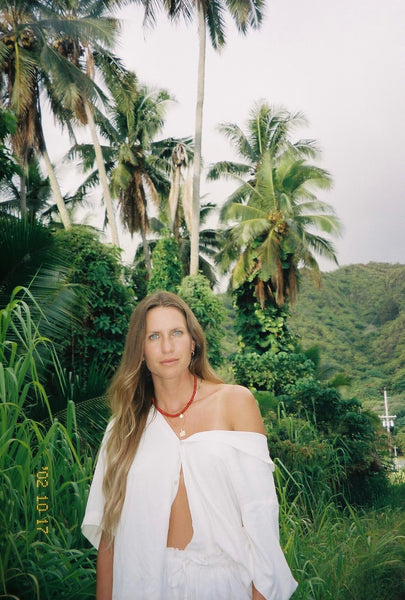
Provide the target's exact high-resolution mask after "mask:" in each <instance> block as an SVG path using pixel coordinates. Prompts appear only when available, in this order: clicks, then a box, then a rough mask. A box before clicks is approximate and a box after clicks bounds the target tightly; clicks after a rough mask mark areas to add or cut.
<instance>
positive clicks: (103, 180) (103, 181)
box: [84, 100, 119, 246]
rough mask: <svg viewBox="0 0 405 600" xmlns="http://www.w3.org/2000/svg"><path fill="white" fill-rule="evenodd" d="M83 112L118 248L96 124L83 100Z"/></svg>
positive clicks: (86, 103)
mask: <svg viewBox="0 0 405 600" xmlns="http://www.w3.org/2000/svg"><path fill="white" fill-rule="evenodd" d="M84 110H85V112H86V117H87V124H88V126H89V128H90V133H91V138H92V140H93V146H94V152H95V155H96V162H97V169H98V174H99V177H100V183H101V187H102V188H103V194H104V202H105V205H106V209H107V216H108V224H109V227H110V231H111V241H112V243H113V244H114V246H118V245H119V243H118V230H117V225H116V222H115V214H114V208H113V203H112V198H111V193H110V186H109V183H108V179H107V173H106V170H105V165H104V159H103V153H102V151H101V145H100V142H99V139H98V137H97V131H96V124H95V122H94V116H93V111H92V109H91V107H90V104H89V102H88V100H84Z"/></svg>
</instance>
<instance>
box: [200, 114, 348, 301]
mask: <svg viewBox="0 0 405 600" xmlns="http://www.w3.org/2000/svg"><path fill="white" fill-rule="evenodd" d="M297 118H299V120H301V119H302V115H298V116H297V115H289V114H288V113H286V112H285V111H273V110H271V109H270V107H267V108H266V107H265V106H261V107H259V108H258V110H256V111H254V112H253V113H252V116H251V119H250V121H249V131H248V133H247V134H245V133H243V131H242V130H241V129H240V128H238V127H237V126H236V125H233V124H232V125H229V124H228V125H226V126H223V130H224V131H225V133H226V134H227V135H229V137H230V138H231V139H232V140H233V141H234V142H236V144H235V145H236V147H237V150H238V152H239V154H240V155H241V156H242V157H243V158H245V162H243V163H234V162H221V163H218V164H217V165H214V166H213V167H212V168H211V170H210V173H209V176H210V177H211V178H212V179H216V178H218V177H219V176H221V175H222V174H223V175H225V176H227V177H233V178H235V179H236V180H237V181H238V184H239V185H238V187H237V189H236V190H235V191H234V192H233V193H232V194H231V196H230V197H229V198H228V199H227V201H226V203H225V204H224V206H223V208H222V211H221V220H222V222H225V223H227V222H230V223H231V224H230V226H229V228H228V229H227V230H226V231H225V232H224V239H225V240H226V241H225V244H224V247H223V248H222V250H221V252H220V253H219V254H218V260H219V262H220V264H221V265H222V268H223V269H224V270H227V269H229V268H230V267H232V277H231V283H232V287H233V288H234V289H235V288H237V287H239V286H240V285H242V284H243V283H244V282H245V281H254V282H255V292H256V296H257V298H258V300H259V301H260V303H261V304H262V305H263V304H264V303H265V301H266V299H270V300H271V301H272V302H273V303H274V304H275V305H276V306H282V305H283V304H284V303H285V302H286V301H290V302H293V301H294V300H295V298H296V295H297V280H298V275H299V268H300V267H301V266H306V267H308V268H309V269H311V270H312V271H313V272H315V273H316V274H317V275H318V276H319V265H318V262H317V257H318V256H323V257H326V258H328V259H330V260H332V261H334V262H337V259H336V254H335V251H334V248H333V245H332V243H331V242H330V241H329V240H328V239H327V238H325V237H323V235H322V234H324V233H326V234H328V235H329V234H331V235H338V234H339V232H340V223H339V220H338V219H337V217H336V216H335V214H334V211H333V209H332V207H331V206H329V205H328V204H326V203H325V202H322V201H320V200H318V199H317V197H316V195H315V192H316V191H317V190H319V189H329V188H330V187H331V183H332V182H331V177H330V175H329V173H328V172H327V171H325V170H324V169H321V168H320V167H317V166H314V165H311V164H308V163H307V161H306V157H308V156H311V157H312V156H315V154H316V147H315V144H314V142H313V141H311V140H309V141H308V140H300V141H299V142H297V143H295V144H292V143H291V142H290V140H289V138H288V134H289V129H290V127H291V125H293V124H295V122H296V119H297Z"/></svg>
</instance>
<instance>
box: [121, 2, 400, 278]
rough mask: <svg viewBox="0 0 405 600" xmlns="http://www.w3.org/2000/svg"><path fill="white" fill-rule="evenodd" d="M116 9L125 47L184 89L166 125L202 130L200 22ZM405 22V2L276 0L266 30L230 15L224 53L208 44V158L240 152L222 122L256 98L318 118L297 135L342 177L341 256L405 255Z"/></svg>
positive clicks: (124, 53) (130, 60)
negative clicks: (246, 28)
mask: <svg viewBox="0 0 405 600" xmlns="http://www.w3.org/2000/svg"><path fill="white" fill-rule="evenodd" d="M119 16H120V17H122V18H123V20H124V29H123V35H122V36H121V43H120V46H119V47H118V48H117V50H116V52H117V54H119V55H120V56H121V57H122V58H123V59H124V61H125V64H126V66H127V67H128V68H131V69H132V70H134V71H135V72H136V73H137V75H138V78H139V79H140V80H141V82H142V83H146V84H148V85H150V86H157V87H164V88H167V89H168V90H169V91H170V92H171V93H172V94H173V95H174V96H175V97H176V100H177V102H176V104H175V105H173V107H171V108H170V110H169V111H168V114H167V127H166V131H165V134H167V135H174V136H183V135H193V133H194V114H195V96H196V70H197V51H198V48H197V45H198V40H197V29H196V23H192V24H188V25H187V26H185V25H181V26H176V25H173V24H170V23H168V21H167V19H166V17H165V16H164V15H163V14H162V15H161V16H160V18H158V23H157V26H156V27H155V28H154V29H150V28H148V29H145V28H143V27H142V11H141V10H140V9H138V8H137V7H135V6H130V7H127V8H126V9H125V10H123V11H122V13H120V15H119ZM404 32H405V2H404V0H385V1H384V2H382V1H381V0H340V1H339V2H337V1H336V0H335V1H333V0H329V1H328V0H271V1H270V2H269V3H268V6H267V9H266V17H265V21H264V23H263V25H262V27H261V29H260V30H259V31H251V32H249V33H248V35H247V36H246V37H243V36H240V35H239V34H238V33H237V31H236V29H235V27H234V25H233V24H232V23H230V24H229V26H228V28H227V37H228V40H227V45H226V46H225V48H224V49H223V50H222V52H221V53H216V52H214V51H213V50H212V48H211V46H210V45H208V46H207V62H206V94H205V106H204V131H203V158H204V161H205V164H207V165H208V164H210V163H211V162H214V161H217V160H221V159H230V158H233V155H232V152H231V147H230V146H229V144H228V142H227V140H226V139H225V138H223V137H221V136H220V134H219V133H218V132H217V130H216V128H217V125H218V123H220V122H223V121H231V122H235V123H238V124H239V125H241V126H244V125H245V122H246V120H247V118H248V116H249V111H250V110H251V108H252V107H253V105H254V104H255V103H256V102H258V101H260V100H266V101H267V102H269V103H270V104H274V105H283V106H284V107H285V108H287V109H288V110H289V111H302V112H303V113H304V114H305V116H306V117H307V119H308V121H309V126H308V127H306V128H305V129H302V130H301V131H299V132H297V138H298V137H306V138H314V139H316V140H318V142H319V145H320V147H321V149H322V158H321V161H320V163H319V165H320V166H322V167H323V168H325V169H327V170H328V171H329V172H330V173H331V174H332V177H333V180H334V187H333V190H332V191H330V192H326V193H322V195H321V196H320V198H322V199H323V200H325V201H326V202H329V203H330V204H332V205H333V207H334V208H335V210H336V213H337V215H338V216H339V218H340V219H341V221H342V222H343V225H344V233H343V236H342V238H341V239H340V240H338V241H336V249H337V254H338V259H339V264H341V265H344V264H352V263H359V262H362V263H367V262H370V261H381V262H393V263H395V262H399V263H404V262H405V231H404V229H405V197H404V189H405V149H404V141H405V118H404V107H405V33H404ZM202 192H209V195H208V197H207V199H209V200H211V201H214V202H216V203H220V202H221V200H222V199H223V194H224V189H223V188H222V187H221V186H219V187H218V189H217V187H213V185H211V186H208V187H207V186H206V185H205V184H203V185H202ZM321 266H322V268H323V269H326V268H332V266H333V265H330V264H326V263H323V262H321Z"/></svg>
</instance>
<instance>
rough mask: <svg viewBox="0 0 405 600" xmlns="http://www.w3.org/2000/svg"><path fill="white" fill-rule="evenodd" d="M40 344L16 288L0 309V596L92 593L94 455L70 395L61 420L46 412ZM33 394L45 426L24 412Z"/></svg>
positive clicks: (30, 598) (31, 599)
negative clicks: (86, 533) (89, 542)
mask: <svg viewBox="0 0 405 600" xmlns="http://www.w3.org/2000/svg"><path fill="white" fill-rule="evenodd" d="M18 292H20V290H16V293H18ZM25 293H26V292H25ZM43 345H50V342H49V340H47V339H45V338H43V337H41V335H40V334H39V333H38V329H37V327H36V325H35V323H34V322H33V321H32V318H31V313H30V309H29V307H28V305H27V304H26V303H25V302H24V301H23V300H21V299H18V298H17V296H16V295H14V296H13V297H12V299H11V302H10V304H9V305H8V306H7V307H6V308H5V309H4V310H2V311H0V358H1V363H0V556H1V561H0V597H1V598H7V597H16V598H20V599H21V600H25V599H26V600H39V599H41V600H42V599H44V600H45V599H50V600H55V599H56V598H58V599H59V598H60V599H66V600H73V599H78V600H84V599H89V598H92V597H94V557H95V554H94V551H93V550H92V549H90V548H84V547H83V546H84V541H83V538H82V536H81V534H80V523H81V520H82V517H83V514H84V508H85V499H86V495H87V488H88V483H89V479H90V477H91V474H92V470H93V459H92V457H91V454H90V453H89V452H87V450H86V448H83V447H82V444H81V441H80V438H79V436H78V434H77V427H76V416H75V406H74V404H73V402H70V403H69V405H68V409H67V420H66V426H65V425H63V424H62V423H61V422H59V421H57V420H55V419H53V417H52V415H51V411H50V407H49V403H48V399H47V395H46V392H45V390H44V389H43V387H42V385H41V382H40V381H39V379H38V373H37V361H38V360H41V352H40V350H41V346H43ZM51 355H52V352H51ZM54 367H55V368H57V367H58V365H57V362H56V361H55V364H54ZM34 402H41V403H42V404H43V405H44V406H46V407H47V409H48V414H49V419H48V425H47V426H45V425H44V424H41V423H39V422H36V421H34V420H32V419H30V418H28V417H27V415H26V407H27V405H30V404H32V403H34ZM1 594H2V595H1Z"/></svg>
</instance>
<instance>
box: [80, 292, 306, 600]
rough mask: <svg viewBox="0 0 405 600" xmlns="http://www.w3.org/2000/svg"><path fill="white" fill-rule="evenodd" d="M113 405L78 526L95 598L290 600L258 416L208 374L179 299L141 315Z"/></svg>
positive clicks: (155, 304) (142, 307)
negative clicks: (91, 553) (93, 564)
mask: <svg viewBox="0 0 405 600" xmlns="http://www.w3.org/2000/svg"><path fill="white" fill-rule="evenodd" d="M109 397H110V400H111V404H112V412H113V417H114V418H113V419H112V421H111V422H110V423H109V425H108V427H107V430H106V434H105V436H104V439H103V442H102V446H101V450H100V454H99V458H98V461H97V466H96V470H95V473H94V478H93V482H92V485H91V489H90V494H89V499H88V503H87V508H86V514H85V517H84V520H83V525H82V530H83V533H84V535H86V537H88V539H89V540H90V541H91V542H92V543H93V544H94V545H95V546H96V547H98V558H97V600H111V599H113V600H185V599H186V598H187V599H188V600H263V599H266V600H287V599H288V598H289V597H290V596H291V594H292V593H293V591H294V590H295V588H296V585H297V584H296V582H295V581H294V579H293V578H292V575H291V573H290V570H289V568H288V565H287V563H286V561H285V558H284V555H283V553H282V551H281V548H280V545H279V541H278V504H277V498H276V494H275V489H274V482H273V476H272V470H273V463H272V461H271V460H270V458H269V455H268V450H267V442H266V437H265V435H264V433H265V432H264V426H263V422H262V419H261V416H260V411H259V409H258V407H257V404H256V402H255V400H254V397H253V396H252V394H251V393H250V392H249V391H248V390H247V389H246V388H244V387H241V386H235V385H225V384H223V383H222V381H221V380H220V379H219V378H218V377H217V376H216V375H215V373H214V372H213V371H212V369H211V367H210V366H209V364H208V361H207V357H206V345H205V339H204V334H203V331H202V329H201V327H200V325H199V323H198V321H197V320H196V318H195V316H194V314H193V313H192V311H191V310H190V308H189V307H188V306H187V305H186V304H185V302H183V300H181V299H180V298H179V297H178V296H176V295H175V294H171V293H169V292H157V293H155V294H152V295H150V296H148V297H147V298H145V299H144V300H142V302H140V303H139V305H138V306H137V307H136V309H135V311H134V312H133V315H132V318H131V322H130V326H129V331H128V335H127V339H126V343H125V349H124V353H123V357H122V361H121V365H120V367H119V368H118V371H117V373H116V375H115V377H114V379H113V381H112V384H111V386H110V389H109Z"/></svg>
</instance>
